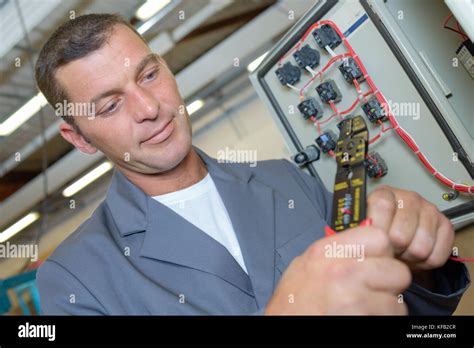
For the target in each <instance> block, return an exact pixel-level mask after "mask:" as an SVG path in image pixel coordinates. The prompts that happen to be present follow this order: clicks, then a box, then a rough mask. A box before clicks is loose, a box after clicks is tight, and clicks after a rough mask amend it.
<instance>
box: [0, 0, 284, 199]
mask: <svg viewBox="0 0 474 348" xmlns="http://www.w3.org/2000/svg"><path fill="white" fill-rule="evenodd" d="M174 1H175V2H176V1H177V0H174ZM210 1H211V0H182V1H177V3H175V4H174V5H177V6H174V8H173V10H172V11H170V12H168V13H167V15H166V16H165V17H164V18H161V19H160V20H159V21H158V22H157V23H156V24H155V25H154V26H152V27H151V28H150V29H149V30H148V31H147V32H146V33H145V34H144V37H145V38H146V39H147V40H151V39H153V38H154V37H155V36H157V35H159V34H161V33H163V32H169V33H171V32H172V31H173V30H174V29H175V28H177V27H178V26H180V25H181V24H183V22H185V21H186V19H185V20H184V21H183V20H182V19H179V16H178V14H179V11H184V13H185V16H187V18H189V17H191V16H192V15H193V14H194V13H196V12H197V11H198V10H199V9H201V8H203V7H204V6H206V5H207V4H208V3H209V2H210ZM214 1H215V0H214ZM142 3H143V1H142V2H140V1H133V0H100V1H92V0H68V1H58V0H17V3H15V0H0V54H2V52H3V55H2V56H1V57H0V122H3V121H4V120H5V119H7V118H8V117H9V116H10V115H11V114H13V113H14V112H15V111H16V110H18V109H19V108H20V107H21V106H22V105H24V104H25V103H26V102H27V101H28V100H29V99H31V97H33V96H34V95H36V94H37V93H38V91H37V89H36V87H35V81H34V78H33V66H34V63H35V61H36V59H37V55H38V53H39V51H40V49H41V47H42V45H43V44H44V42H45V41H46V39H47V38H48V37H49V36H50V35H51V34H52V32H53V31H54V29H55V28H56V27H58V26H59V25H60V24H61V23H63V22H64V21H66V20H69V17H70V16H71V14H73V15H75V16H79V15H82V14H87V13H119V14H121V15H123V16H124V17H126V18H129V19H130V21H131V23H136V24H137V25H139V24H140V23H139V22H138V20H137V19H136V18H134V13H135V11H136V9H137V8H138V7H139V6H140V5H141V4H142ZM274 3H275V1H274V0H258V1H257V0H238V1H234V2H231V3H230V4H229V5H228V6H226V7H224V8H223V9H221V10H220V11H218V12H217V13H216V14H214V15H212V16H211V17H210V18H208V19H207V20H205V21H204V22H202V23H200V25H199V26H198V27H197V28H194V30H192V31H191V32H189V33H188V34H187V35H185V36H184V37H182V38H180V39H179V41H178V42H176V43H175V45H174V47H173V49H171V50H170V51H169V52H167V53H165V54H164V55H163V57H164V59H165V60H166V61H167V63H168V65H169V66H170V68H171V70H172V71H173V72H174V73H175V74H176V73H177V72H179V71H180V70H182V69H183V68H185V67H186V66H188V65H189V64H190V63H192V62H193V61H194V60H196V59H197V58H199V57H200V56H201V55H203V54H204V53H206V52H207V51H209V50H210V49H211V48H212V47H214V46H215V45H217V44H218V43H219V42H221V41H223V40H225V39H226V38H227V37H228V36H229V35H230V34H232V33H233V32H234V31H236V30H237V29H239V28H240V27H242V26H243V25H245V24H246V23H247V22H249V21H250V20H252V19H253V18H254V17H255V16H257V15H258V14H259V13H261V12H262V11H264V10H265V9H266V8H268V7H269V6H270V5H272V4H274ZM18 9H20V10H21V14H22V15H21V17H20V16H19V14H18ZM45 9H46V10H47V11H46V10H45ZM71 11H73V12H71ZM185 18H186V17H185ZM22 21H23V22H24V23H25V25H24V26H23V25H22ZM23 27H26V28H27V30H28V35H27V36H25V35H24V30H22V28H23ZM14 30H21V32H20V34H18V33H17V32H14ZM15 35H16V36H18V39H17V40H16V42H13V43H12V44H9V43H11V41H12V39H11V38H12V36H15ZM6 38H8V40H7V39H6ZM5 42H6V43H5ZM10 46H11V47H10ZM18 62H19V63H20V64H16V63H18ZM58 121H59V120H58V118H57V117H56V116H55V115H54V112H53V109H52V108H51V107H50V106H49V105H48V106H46V107H44V108H43V110H42V112H39V113H37V114H36V115H35V116H33V117H32V118H30V119H29V120H28V121H27V122H25V123H24V124H23V125H22V126H21V127H20V128H18V129H17V130H16V131H15V132H13V133H12V134H10V135H9V136H5V137H2V136H0V175H1V177H0V202H1V201H3V200H5V199H6V198H8V197H9V196H10V195H11V194H13V193H14V192H16V191H17V190H18V189H20V188H21V187H22V186H23V185H25V184H26V183H27V182H28V181H30V180H31V179H32V178H34V177H36V176H37V175H38V174H40V173H41V172H42V170H43V169H45V168H46V167H48V166H50V165H52V164H53V163H54V162H56V161H58V160H59V159H61V158H62V157H63V156H64V155H66V154H67V153H68V152H69V151H71V150H72V146H71V145H70V144H68V143H67V142H66V141H64V140H63V139H62V138H61V136H60V135H58V134H57V132H56V128H57V122H58ZM48 128H49V131H48ZM45 131H46V134H50V135H47V136H42V134H45ZM43 141H45V144H44V146H43V145H42V144H43ZM38 145H39V146H38ZM27 150H28V151H27ZM18 156H19V157H20V160H19V161H15V159H17V157H18Z"/></svg>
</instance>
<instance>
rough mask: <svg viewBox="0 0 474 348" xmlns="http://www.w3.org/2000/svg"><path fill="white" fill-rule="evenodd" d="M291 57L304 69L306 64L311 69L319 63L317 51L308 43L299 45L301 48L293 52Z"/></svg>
mask: <svg viewBox="0 0 474 348" xmlns="http://www.w3.org/2000/svg"><path fill="white" fill-rule="evenodd" d="M293 57H294V58H295V60H296V63H298V65H299V67H300V68H301V69H306V67H307V66H309V67H310V68H311V69H313V68H314V67H316V66H317V65H318V64H319V59H320V55H319V52H318V51H317V50H315V49H314V48H311V47H310V46H309V45H304V46H303V47H301V49H299V50H298V51H296V52H295V53H294V54H293Z"/></svg>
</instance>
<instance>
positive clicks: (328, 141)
mask: <svg viewBox="0 0 474 348" xmlns="http://www.w3.org/2000/svg"><path fill="white" fill-rule="evenodd" d="M315 141H316V144H318V146H319V148H320V149H321V151H322V152H323V153H328V152H329V151H334V149H335V148H336V136H335V135H334V133H333V132H332V131H331V130H328V131H325V132H324V133H322V134H321V135H320V136H319V137H317V138H316V140H315Z"/></svg>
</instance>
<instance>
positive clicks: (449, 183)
mask: <svg viewBox="0 0 474 348" xmlns="http://www.w3.org/2000/svg"><path fill="white" fill-rule="evenodd" d="M451 17H452V15H450V16H448V17H447V18H446V19H445V23H444V25H446V24H447V22H448V21H449V19H450V18H451ZM320 24H321V25H324V24H327V25H329V26H331V27H332V28H333V29H334V30H335V31H336V32H337V34H338V35H339V37H341V39H342V41H343V42H344V45H345V46H346V48H347V49H348V51H349V54H348V55H349V56H351V57H352V58H353V59H354V60H355V61H356V63H357V65H358V66H359V68H360V69H361V71H362V73H363V74H364V77H365V80H366V82H367V84H368V85H369V87H370V92H369V93H368V94H371V93H372V94H374V95H375V97H376V98H377V100H378V101H379V103H380V105H382V106H383V108H384V111H385V112H386V115H387V116H388V119H389V121H390V124H391V127H389V128H384V125H383V124H382V122H381V121H380V120H379V121H378V123H379V124H380V126H381V131H380V132H379V134H377V135H376V137H374V138H377V139H378V138H380V137H381V134H382V133H384V132H386V131H388V130H390V129H394V130H395V131H396V133H397V134H398V136H399V137H400V138H401V139H402V140H403V141H404V142H405V143H406V144H407V145H408V146H409V147H410V149H411V150H412V151H413V152H414V153H415V154H416V155H417V157H418V158H419V160H420V161H421V162H422V163H423V165H424V166H425V167H426V168H427V169H428V171H429V172H430V173H432V174H433V176H434V177H435V178H436V179H438V180H439V181H440V182H442V183H443V184H444V185H446V186H449V187H451V188H452V189H454V190H456V191H460V192H469V193H474V192H473V190H474V186H468V185H461V184H456V183H455V182H454V181H452V180H451V179H449V178H447V177H445V176H444V175H443V174H441V173H439V172H438V171H437V170H436V169H435V168H434V167H433V166H432V165H431V164H430V162H429V161H428V159H427V158H426V156H425V155H424V154H423V153H422V152H421V151H420V149H419V148H418V146H417V145H416V143H415V141H414V140H413V139H412V137H411V136H410V135H409V134H408V133H407V132H406V131H405V130H404V129H403V128H402V127H401V126H400V125H399V124H398V122H397V120H396V119H395V117H394V116H393V115H392V113H391V112H390V110H389V109H388V107H387V101H386V100H385V97H384V96H383V95H382V93H380V91H379V90H378V89H377V87H376V86H375V84H374V82H373V81H372V78H371V77H370V76H369V74H368V72H367V70H366V69H365V66H364V65H363V63H362V61H361V60H360V58H359V56H358V55H357V54H356V53H355V51H354V50H353V48H352V46H351V45H350V43H349V42H348V41H347V38H346V37H345V36H344V35H343V33H342V32H341V31H340V29H339V27H337V25H336V24H335V23H334V22H332V21H329V20H322V21H320V22H317V23H315V24H313V25H312V26H311V27H310V28H308V30H307V31H306V32H305V33H304V35H303V36H302V38H301V39H300V40H299V42H298V43H297V44H296V46H295V47H299V46H300V45H301V43H302V42H303V41H304V40H305V39H306V37H307V36H308V35H309V34H310V33H311V32H312V31H313V30H314V29H315V28H317V27H318V26H319V25H320ZM447 29H451V30H453V31H456V30H454V29H452V28H447ZM456 32H457V31H456ZM458 33H459V34H461V35H462V36H463V37H465V38H467V36H466V35H465V34H463V33H461V32H458ZM295 47H294V48H295ZM294 48H293V49H294ZM293 49H292V50H293ZM290 52H291V51H290ZM285 56H286V55H285ZM340 56H341V55H338V56H336V57H333V58H332V59H331V60H330V61H329V62H328V64H326V66H325V67H324V68H323V70H321V71H320V72H319V73H318V74H316V75H315V76H314V77H313V78H312V79H311V80H310V81H309V82H308V83H306V85H305V86H304V87H303V88H302V89H301V90H300V96H302V93H303V90H304V89H305V88H306V87H307V86H308V85H309V84H310V83H311V82H312V81H313V80H314V79H315V78H316V76H318V75H321V79H322V73H323V72H324V71H325V70H326V69H327V68H328V67H329V65H331V64H332V63H333V62H334V61H335V60H336V59H335V58H338V57H340ZM343 56H346V54H343ZM364 96H365V95H364ZM357 102H358V101H356V102H355V103H354V104H353V105H351V107H349V109H348V110H352V109H353V108H354V107H355V105H357ZM330 104H331V108H333V110H335V112H336V114H334V115H332V116H331V117H329V118H328V119H327V120H325V121H322V122H318V121H316V124H317V126H318V131H320V124H322V123H325V122H328V121H329V120H330V119H332V118H333V117H335V116H336V115H339V116H340V114H342V113H338V112H337V109H336V108H335V106H334V104H333V103H332V102H331V103H330ZM349 112H350V111H349ZM374 138H373V139H371V141H372V142H374V141H375V140H377V139H374ZM369 143H370V141H369ZM329 154H330V155H331V156H333V157H334V156H335V154H334V152H333V151H329ZM450 259H451V260H454V261H458V262H474V258H459V257H450Z"/></svg>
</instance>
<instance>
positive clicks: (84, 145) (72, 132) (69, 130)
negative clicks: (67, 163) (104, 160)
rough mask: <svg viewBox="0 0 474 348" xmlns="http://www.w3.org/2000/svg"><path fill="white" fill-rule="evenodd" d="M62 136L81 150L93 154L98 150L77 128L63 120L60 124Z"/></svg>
mask: <svg viewBox="0 0 474 348" xmlns="http://www.w3.org/2000/svg"><path fill="white" fill-rule="evenodd" d="M59 131H60V133H61V136H62V137H63V138H64V139H66V141H68V142H70V143H71V144H72V145H74V146H75V147H76V148H77V149H78V150H79V151H81V152H84V153H87V154H89V155H92V154H94V153H96V152H97V148H96V147H94V146H92V145H91V144H90V143H89V142H88V141H87V140H86V139H85V138H84V136H83V135H82V134H80V133H79V132H78V131H77V130H76V128H74V127H73V126H71V125H70V124H69V123H66V122H63V123H61V124H60V125H59Z"/></svg>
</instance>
